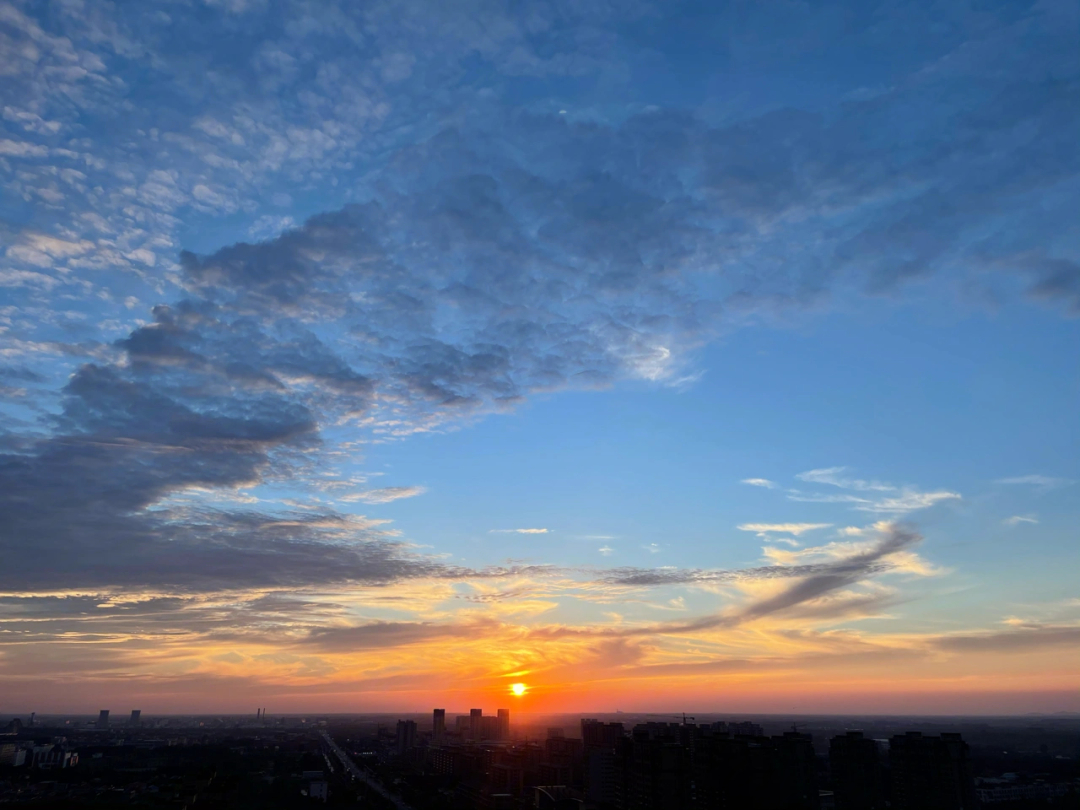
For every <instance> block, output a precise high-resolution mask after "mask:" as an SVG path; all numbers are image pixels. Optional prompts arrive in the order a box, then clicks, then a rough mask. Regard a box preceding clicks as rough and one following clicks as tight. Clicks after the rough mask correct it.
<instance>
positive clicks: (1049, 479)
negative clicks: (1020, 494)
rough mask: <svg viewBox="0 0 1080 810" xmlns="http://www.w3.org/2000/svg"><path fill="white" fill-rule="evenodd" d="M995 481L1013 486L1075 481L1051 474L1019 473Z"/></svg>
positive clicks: (1036, 485) (1035, 485) (1051, 484)
mask: <svg viewBox="0 0 1080 810" xmlns="http://www.w3.org/2000/svg"><path fill="white" fill-rule="evenodd" d="M994 483H995V484H1008V485H1012V486H1022V485H1029V486H1034V487H1060V486H1065V485H1066V484H1072V483H1075V482H1074V481H1073V480H1072V479H1070V478H1055V477H1053V476H1050V475H1017V476H1014V477H1012V478H999V479H997V480H996V481H995V482H994Z"/></svg>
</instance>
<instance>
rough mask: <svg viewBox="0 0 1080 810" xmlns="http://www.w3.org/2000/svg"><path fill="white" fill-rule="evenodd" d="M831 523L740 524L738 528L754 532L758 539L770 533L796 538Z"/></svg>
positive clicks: (826, 526) (824, 527)
mask: <svg viewBox="0 0 1080 810" xmlns="http://www.w3.org/2000/svg"><path fill="white" fill-rule="evenodd" d="M829 526H832V524H831V523H741V524H739V526H737V527H736V528H738V529H739V530H740V531H744V532H756V533H757V534H758V536H759V537H765V536H767V535H768V534H769V533H770V532H780V533H783V534H793V535H795V536H796V537H798V536H799V535H800V534H802V533H803V532H809V531H813V530H814V529H827V528H828V527H829Z"/></svg>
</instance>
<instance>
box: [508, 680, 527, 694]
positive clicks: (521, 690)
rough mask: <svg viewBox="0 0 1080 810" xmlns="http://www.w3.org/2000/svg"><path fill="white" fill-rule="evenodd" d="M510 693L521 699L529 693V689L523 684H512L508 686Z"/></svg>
mask: <svg viewBox="0 0 1080 810" xmlns="http://www.w3.org/2000/svg"><path fill="white" fill-rule="evenodd" d="M510 691H511V692H513V693H514V695H516V696H517V697H521V696H522V695H524V694H525V693H526V692H528V691H529V687H527V686H526V685H525V684H523V683H512V684H510Z"/></svg>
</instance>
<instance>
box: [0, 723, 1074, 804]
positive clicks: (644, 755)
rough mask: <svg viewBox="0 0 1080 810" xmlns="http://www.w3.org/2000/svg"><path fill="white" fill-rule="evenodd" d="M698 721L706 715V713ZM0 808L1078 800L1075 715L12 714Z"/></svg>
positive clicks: (2, 731)
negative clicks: (524, 716) (118, 716)
mask: <svg viewBox="0 0 1080 810" xmlns="http://www.w3.org/2000/svg"><path fill="white" fill-rule="evenodd" d="M702 720H704V722H702ZM0 735H2V736H0V805H13V806H29V807H36V808H82V807H144V808H176V809H177V810H180V809H181V808H202V807H206V808H211V807H229V808H298V807H314V806H317V805H327V806H335V807H343V806H349V807H355V806H359V807H365V808H373V809H374V808H386V809H387V810H391V809H393V810H409V808H414V809H415V810H516V809H517V808H549V809H552V810H554V809H555V808H558V809H560V810H590V809H591V810H676V809H677V808H702V809H704V808H710V809H712V808H717V809H719V808H737V809H739V810H743V809H745V810H796V809H797V810H811V809H812V810H817V809H818V808H820V810H829V808H836V810H882V809H883V808H893V809H894V810H969V809H970V808H978V807H993V808H999V809H1000V810H1021V808H1077V807H1080V770H1078V762H1080V719H1075V718H1072V717H1070V716H1062V717H1029V718H999V719H998V718H991V719H987V718H889V717H866V718H854V717H800V718H795V720H794V721H792V720H790V719H784V718H780V717H777V716H770V717H761V718H751V719H748V718H744V717H740V718H738V719H732V718H728V719H719V717H714V716H709V717H697V718H694V717H688V716H685V715H679V716H674V715H673V716H666V715H655V714H650V715H644V714H630V713H627V714H622V713H619V714H617V715H597V716H595V717H586V718H581V717H577V716H570V715H561V716H546V717H545V716H537V715H533V716H529V717H528V718H527V719H526V720H524V721H519V720H517V718H515V722H513V723H512V722H511V717H510V712H509V710H506V709H500V710H498V712H497V713H496V714H495V715H493V716H492V715H485V714H484V713H483V711H482V710H481V709H473V710H471V711H470V712H469V713H468V714H461V715H453V714H451V715H450V716H449V717H448V715H447V712H446V711H445V710H444V709H435V710H434V712H433V713H432V715H431V716H411V715H405V716H401V717H395V716H393V715H330V716H300V715H285V716H273V715H271V714H268V713H267V712H266V710H265V709H259V710H257V711H256V713H255V714H254V716H246V717H238V716H216V717H211V716H194V717H181V716H160V717H144V716H142V715H141V712H139V711H138V710H135V711H132V712H131V714H130V715H129V716H124V717H123V718H122V719H121V720H119V721H118V720H116V719H115V718H114V717H111V716H110V713H109V712H108V711H106V710H102V711H101V712H100V714H99V715H98V716H97V717H96V718H94V717H77V716H67V717H63V716H48V717H39V716H35V715H30V716H29V717H23V718H14V719H11V720H10V722H6V724H5V725H3V726H0Z"/></svg>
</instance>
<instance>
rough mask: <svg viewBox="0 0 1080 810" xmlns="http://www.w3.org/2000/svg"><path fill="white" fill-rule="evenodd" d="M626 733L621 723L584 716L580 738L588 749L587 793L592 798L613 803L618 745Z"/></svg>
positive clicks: (604, 802) (601, 803) (598, 801)
mask: <svg viewBox="0 0 1080 810" xmlns="http://www.w3.org/2000/svg"><path fill="white" fill-rule="evenodd" d="M623 736H624V729H623V724H622V723H602V722H600V721H599V720H591V719H586V718H583V719H582V721H581V740H582V743H583V747H584V753H585V773H584V780H585V795H586V797H587V798H588V799H589V801H591V802H594V803H596V804H600V805H610V804H612V803H614V801H615V788H616V769H615V747H616V746H617V745H618V744H619V740H621V739H622V738H623Z"/></svg>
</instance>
